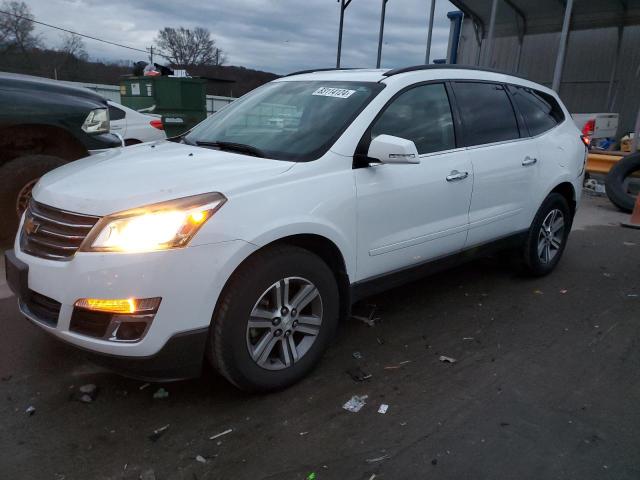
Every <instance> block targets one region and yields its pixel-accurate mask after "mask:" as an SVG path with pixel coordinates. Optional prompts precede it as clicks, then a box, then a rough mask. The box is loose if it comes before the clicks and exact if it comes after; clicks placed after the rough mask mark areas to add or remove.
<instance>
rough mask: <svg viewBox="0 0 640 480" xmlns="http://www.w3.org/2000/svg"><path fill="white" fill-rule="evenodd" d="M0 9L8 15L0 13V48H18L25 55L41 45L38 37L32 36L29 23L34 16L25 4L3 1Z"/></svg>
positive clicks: (31, 27)
mask: <svg viewBox="0 0 640 480" xmlns="http://www.w3.org/2000/svg"><path fill="white" fill-rule="evenodd" d="M0 9H1V10H3V11H5V12H8V13H9V15H7V14H5V13H0V47H3V48H4V50H11V49H13V48H18V49H19V50H21V51H22V52H23V53H27V52H28V51H29V50H32V49H34V48H36V47H39V46H40V45H41V43H42V42H41V39H40V36H39V35H34V33H33V23H32V22H31V21H30V20H33V19H34V16H33V15H32V14H31V10H30V9H29V6H28V5H27V4H26V3H25V2H17V1H8V0H5V1H4V2H2V4H1V5H0Z"/></svg>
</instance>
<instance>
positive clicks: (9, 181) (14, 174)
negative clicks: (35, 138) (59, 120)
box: [0, 155, 67, 243]
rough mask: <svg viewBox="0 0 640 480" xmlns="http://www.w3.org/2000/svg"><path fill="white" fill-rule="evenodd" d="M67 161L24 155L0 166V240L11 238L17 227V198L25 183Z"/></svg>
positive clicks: (45, 156) (46, 156)
mask: <svg viewBox="0 0 640 480" xmlns="http://www.w3.org/2000/svg"><path fill="white" fill-rule="evenodd" d="M65 163H67V162H66V161H65V160H64V159H62V158H59V157H54V156H53V155H25V156H22V157H18V158H14V159H13V160H11V161H10V162H7V163H5V164H4V165H3V166H2V167H1V168H0V241H1V242H3V243H4V242H7V241H10V240H11V239H13V237H15V234H16V230H17V228H18V222H19V217H18V212H17V208H16V207H17V200H18V194H19V193H20V192H21V191H22V189H23V187H25V185H28V184H29V183H31V182H32V181H33V180H37V179H38V178H40V177H41V176H42V175H44V174H45V173H47V172H48V171H50V170H53V169H54V168H57V167H60V166H62V165H64V164H65Z"/></svg>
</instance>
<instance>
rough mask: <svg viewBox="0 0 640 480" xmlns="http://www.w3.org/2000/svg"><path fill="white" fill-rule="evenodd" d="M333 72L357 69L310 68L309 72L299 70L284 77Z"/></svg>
mask: <svg viewBox="0 0 640 480" xmlns="http://www.w3.org/2000/svg"><path fill="white" fill-rule="evenodd" d="M331 70H357V68H353V67H346V68H335V67H331V68H310V69H309V70H298V71H297V72H291V73H287V74H286V75H283V76H284V77H291V76H293V75H302V74H303V73H315V72H330V71H331Z"/></svg>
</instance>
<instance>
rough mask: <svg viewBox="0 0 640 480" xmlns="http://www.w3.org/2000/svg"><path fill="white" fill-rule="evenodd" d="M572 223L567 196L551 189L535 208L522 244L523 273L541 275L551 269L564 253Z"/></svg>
mask: <svg viewBox="0 0 640 480" xmlns="http://www.w3.org/2000/svg"><path fill="white" fill-rule="evenodd" d="M572 223H573V217H572V214H571V209H570V208H569V205H568V204H567V200H566V199H565V198H564V197H563V196H562V195H560V194H559V193H551V194H550V195H549V196H548V197H547V198H546V199H545V200H544V202H542V205H541V206H540V208H539V209H538V212H537V213H536V216H535V217H534V219H533V222H532V223H531V227H530V229H529V233H528V235H527V240H526V241H525V244H524V247H523V252H522V254H523V255H522V256H523V266H524V270H525V272H526V273H528V274H530V275H534V276H542V275H546V274H548V273H550V272H551V271H553V269H554V268H555V267H556V265H558V262H559V261H560V258H561V257H562V254H563V253H564V249H565V247H566V244H567V239H568V237H569V231H570V230H571V224H572Z"/></svg>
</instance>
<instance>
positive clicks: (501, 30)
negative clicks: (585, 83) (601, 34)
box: [450, 0, 640, 37]
mask: <svg viewBox="0 0 640 480" xmlns="http://www.w3.org/2000/svg"><path fill="white" fill-rule="evenodd" d="M450 1H451V3H452V4H453V5H455V6H456V7H458V8H459V9H460V10H462V12H463V13H464V14H465V16H466V17H470V18H471V19H473V21H474V22H475V23H477V24H478V25H479V27H480V34H481V35H482V36H483V37H486V35H487V33H488V30H489V22H490V17H491V4H492V0H450ZM565 3H566V1H562V0H535V1H532V0H499V1H498V8H497V11H496V24H495V36H497V37H504V36H511V35H518V34H522V33H526V34H536V33H549V32H558V31H560V30H561V29H562V19H563V16H564V4H565ZM621 25H625V26H626V25H640V0H576V1H575V2H574V4H573V15H572V19H571V30H585V29H593V28H607V27H617V26H621ZM523 26H524V31H523Z"/></svg>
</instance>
